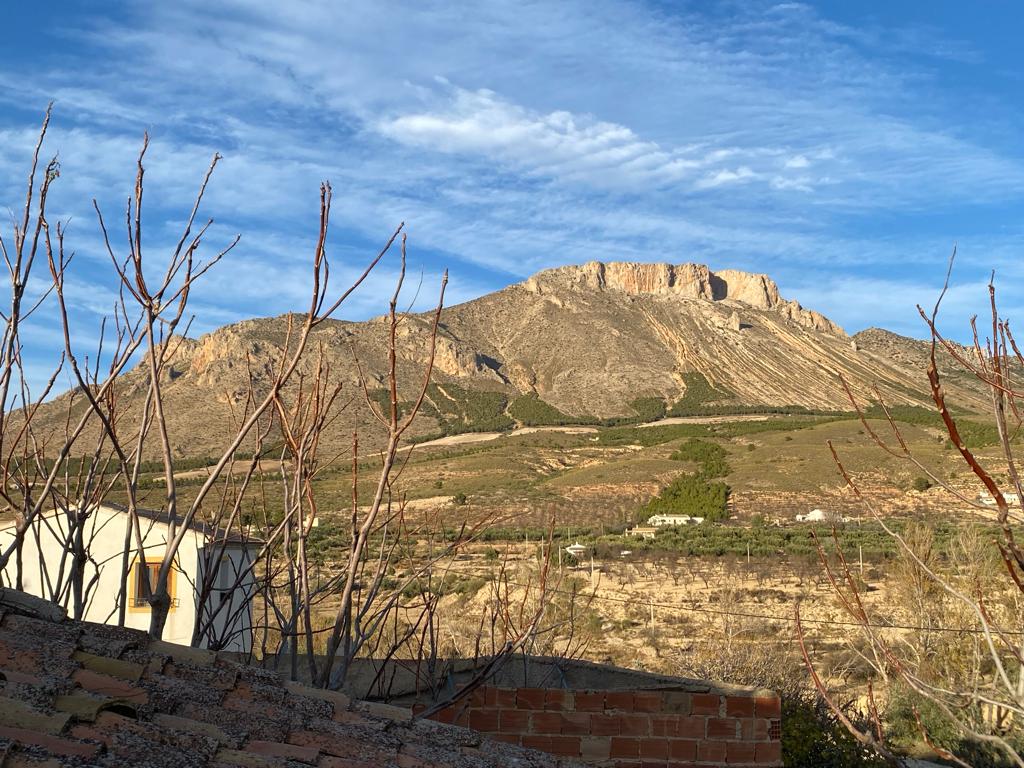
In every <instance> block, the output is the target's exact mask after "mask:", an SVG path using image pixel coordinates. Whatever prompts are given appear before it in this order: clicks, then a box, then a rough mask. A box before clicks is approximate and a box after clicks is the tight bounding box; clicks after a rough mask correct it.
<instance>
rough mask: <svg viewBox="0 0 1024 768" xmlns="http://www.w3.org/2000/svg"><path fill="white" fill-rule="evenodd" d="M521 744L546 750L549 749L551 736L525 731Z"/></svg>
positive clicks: (529, 747)
mask: <svg viewBox="0 0 1024 768" xmlns="http://www.w3.org/2000/svg"><path fill="white" fill-rule="evenodd" d="M522 745H523V746H524V747H526V748H527V749H539V750H540V751H541V752H547V751H549V750H550V749H551V737H550V736H543V735H541V734H536V733H527V734H524V735H523V738H522Z"/></svg>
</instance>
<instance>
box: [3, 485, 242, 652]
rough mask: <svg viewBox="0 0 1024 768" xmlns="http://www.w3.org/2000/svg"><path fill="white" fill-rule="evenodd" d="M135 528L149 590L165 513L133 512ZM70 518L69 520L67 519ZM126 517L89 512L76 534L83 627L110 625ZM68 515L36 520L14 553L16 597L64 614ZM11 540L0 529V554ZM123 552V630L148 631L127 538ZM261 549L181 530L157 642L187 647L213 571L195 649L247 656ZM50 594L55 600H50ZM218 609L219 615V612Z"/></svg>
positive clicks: (10, 574) (116, 509)
mask: <svg viewBox="0 0 1024 768" xmlns="http://www.w3.org/2000/svg"><path fill="white" fill-rule="evenodd" d="M138 513H139V526H140V529H141V534H142V542H143V547H144V550H145V554H146V562H145V568H146V569H148V570H149V572H150V582H149V584H154V583H155V582H156V573H157V570H158V568H159V566H160V561H161V560H162V559H163V556H164V554H165V553H166V551H167V545H168V525H167V516H166V513H162V512H153V511H151V510H144V509H139V510H138ZM70 514H74V512H73V511H72V512H71V513H70ZM129 521H130V517H129V515H128V513H127V510H126V509H125V508H124V507H121V506H120V505H117V504H110V503H103V504H100V505H98V506H97V507H95V508H94V509H92V510H91V511H90V513H89V515H88V517H87V519H86V521H85V523H84V524H83V526H82V527H81V535H82V537H83V539H84V541H85V543H86V548H87V550H88V553H89V560H88V562H87V563H86V566H85V573H84V576H83V579H82V591H83V601H84V603H85V612H84V615H83V616H82V618H83V619H85V620H86V621H94V622H98V623H101V624H113V623H116V622H117V620H118V619H117V616H118V595H119V593H120V592H121V574H122V565H123V563H124V553H125V543H126V534H127V533H128V531H129V528H130V526H129ZM70 529H71V525H70V522H69V512H68V511H65V510H54V511H51V512H47V513H45V514H41V515H38V516H37V517H36V519H35V520H34V521H33V524H32V527H31V530H30V531H29V533H28V534H27V535H26V536H25V540H24V543H23V545H22V551H21V561H22V582H21V589H22V590H23V591H25V592H28V593H30V594H33V595H38V596H39V597H43V598H46V599H48V600H55V602H59V603H60V604H62V605H64V606H65V607H68V606H70V604H71V596H70V587H69V577H68V573H69V572H70V568H71V564H72V558H71V552H70V547H69V546H68V545H67V542H68V540H69V531H70ZM14 539H15V528H14V523H13V522H12V523H7V524H6V525H3V526H0V548H2V550H3V551H6V549H7V548H8V547H9V546H10V545H11V543H12V542H13V541H14ZM127 541H128V542H129V544H128V566H129V573H128V584H127V595H126V598H127V607H126V611H125V625H126V626H128V627H134V628H136V629H143V630H148V629H149V620H150V606H149V602H148V599H147V592H146V588H147V582H146V580H145V579H144V578H143V564H142V563H141V562H139V560H138V557H137V552H136V548H135V545H134V537H131V538H130V539H127ZM261 544H262V542H257V541H254V540H251V539H250V540H243V539H242V538H240V537H238V536H236V535H231V534H227V535H226V534H225V532H224V531H216V530H213V529H211V528H209V527H208V526H205V525H204V524H201V523H197V524H194V525H192V526H190V527H189V528H188V531H187V533H186V535H185V538H184V539H183V540H182V543H181V547H180V548H179V549H178V553H177V557H176V558H175V562H174V567H173V569H172V571H171V573H170V575H169V577H168V591H169V593H170V597H171V608H170V612H169V613H168V616H167V624H166V625H165V629H164V635H163V639H164V640H167V641H168V642H172V643H180V644H183V645H191V643H192V637H193V633H194V630H195V627H196V621H197V619H198V618H199V617H200V607H199V606H198V603H199V601H200V591H201V589H202V584H203V578H202V576H203V574H204V573H205V572H206V571H205V568H206V567H207V564H210V565H211V566H213V564H214V563H217V565H216V566H213V567H215V569H216V573H215V575H214V578H213V583H212V591H211V592H210V596H209V599H207V600H206V601H204V604H203V606H202V617H203V624H204V625H209V628H208V631H206V632H205V633H204V634H203V637H202V638H201V639H200V643H199V644H200V645H201V646H203V647H209V646H211V645H213V646H215V647H218V648H221V649H223V650H227V651H236V652H240V653H248V652H249V651H250V650H251V649H252V600H253V595H254V594H255V591H256V588H255V576H254V574H253V573H252V569H251V568H250V567H249V564H250V563H252V562H253V560H254V558H255V556H256V554H257V552H258V548H259V546H260V545H261ZM15 567H16V566H15V559H14V558H13V557H12V558H11V559H10V561H9V562H8V564H7V567H6V568H4V569H3V571H0V582H2V583H3V584H4V585H5V586H13V585H14V583H15V574H16V571H15ZM55 593H56V596H55ZM221 606H222V607H221Z"/></svg>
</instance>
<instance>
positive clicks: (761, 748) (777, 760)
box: [754, 741, 782, 765]
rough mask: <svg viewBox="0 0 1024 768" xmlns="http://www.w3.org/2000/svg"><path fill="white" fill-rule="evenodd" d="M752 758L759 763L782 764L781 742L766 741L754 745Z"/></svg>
mask: <svg viewBox="0 0 1024 768" xmlns="http://www.w3.org/2000/svg"><path fill="white" fill-rule="evenodd" d="M754 759H755V760H756V761H757V762H758V763H761V764H765V765H772V764H780V765H781V764H782V742H781V741H766V742H763V743H761V744H755V745H754Z"/></svg>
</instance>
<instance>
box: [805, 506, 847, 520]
mask: <svg viewBox="0 0 1024 768" xmlns="http://www.w3.org/2000/svg"><path fill="white" fill-rule="evenodd" d="M795 519H796V521H797V522H798V523H828V522H843V523H848V522H850V518H848V517H840V516H839V515H837V514H835V513H834V512H826V511H824V510H822V509H812V510H811V511H810V512H808V513H807V514H805V515H797V516H796V518H795Z"/></svg>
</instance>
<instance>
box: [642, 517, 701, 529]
mask: <svg viewBox="0 0 1024 768" xmlns="http://www.w3.org/2000/svg"><path fill="white" fill-rule="evenodd" d="M703 522H704V518H703V517H692V516H690V515H651V516H650V517H648V518H647V524H648V525H650V526H653V527H655V528H663V527H665V526H668V525H699V524H700V523H703Z"/></svg>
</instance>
